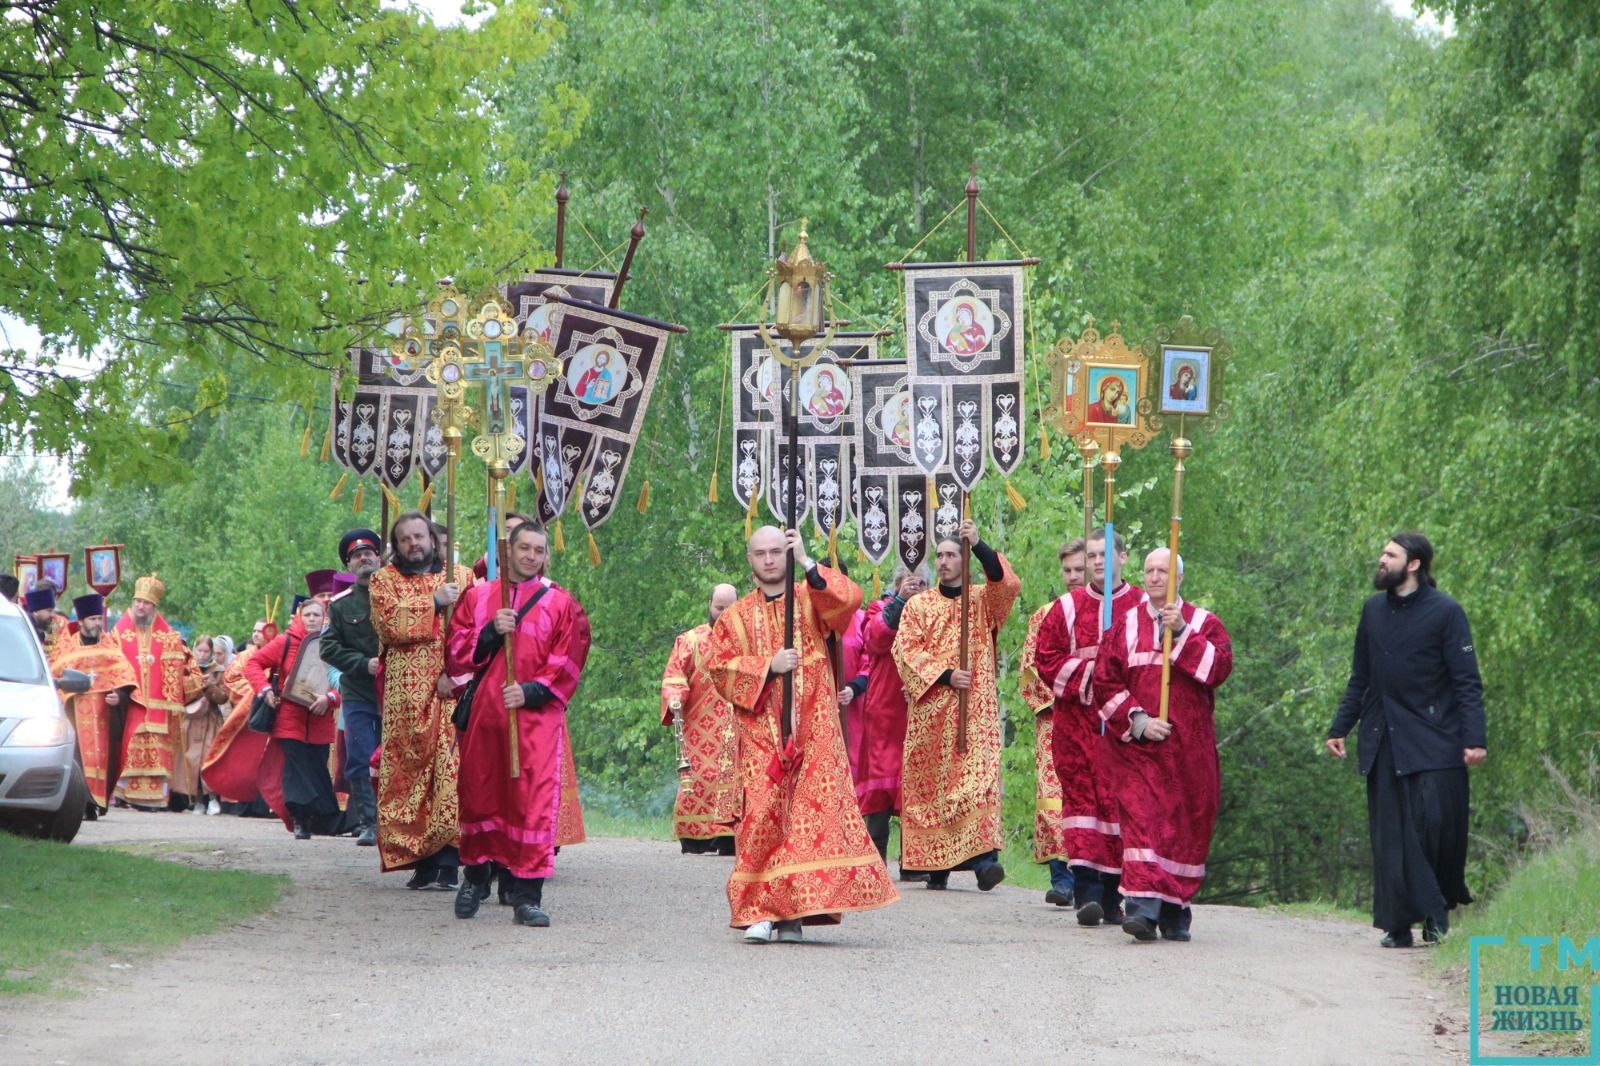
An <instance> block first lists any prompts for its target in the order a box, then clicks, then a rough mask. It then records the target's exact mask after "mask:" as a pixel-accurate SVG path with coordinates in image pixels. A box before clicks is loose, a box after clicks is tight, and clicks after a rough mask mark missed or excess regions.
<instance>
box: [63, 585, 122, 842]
mask: <svg viewBox="0 0 1600 1066" xmlns="http://www.w3.org/2000/svg"><path fill="white" fill-rule="evenodd" d="M72 607H73V613H74V614H76V615H77V616H78V620H77V622H76V623H74V624H73V625H71V626H69V627H67V629H66V630H65V631H64V632H62V633H59V634H57V636H56V644H55V648H54V649H53V650H52V651H51V653H50V670H51V672H52V673H53V674H55V676H56V677H58V678H59V677H60V676H61V674H62V671H64V670H81V671H82V672H83V673H86V674H88V675H89V678H90V680H89V688H88V689H87V690H85V691H83V692H80V693H78V694H77V695H70V696H69V695H67V694H65V693H63V694H62V701H63V702H64V703H65V704H66V708H67V715H68V716H69V717H70V718H71V719H72V725H73V728H74V729H75V730H76V731H77V734H78V756H79V761H80V762H82V763H83V778H84V781H85V782H87V783H88V785H89V803H90V808H91V809H90V810H89V812H88V816H89V817H90V818H95V817H98V816H99V815H101V814H104V813H105V812H106V809H107V808H108V807H110V806H111V790H112V789H113V788H115V787H116V784H117V778H118V776H120V774H121V766H122V734H123V716H124V713H125V710H124V709H125V708H126V707H127V697H128V694H129V693H130V692H132V691H133V688H134V685H135V683H136V682H135V680H134V676H133V667H132V665H131V664H129V662H128V660H127V659H126V658H125V657H124V656H123V654H122V649H121V648H120V647H119V646H118V645H117V644H114V643H113V642H111V641H109V640H103V639H101V638H102V637H104V635H105V625H106V601H105V599H104V598H103V597H101V596H100V595H99V594H98V593H89V594H88V595H85V596H79V597H78V598H77V599H75V600H73V601H72Z"/></svg>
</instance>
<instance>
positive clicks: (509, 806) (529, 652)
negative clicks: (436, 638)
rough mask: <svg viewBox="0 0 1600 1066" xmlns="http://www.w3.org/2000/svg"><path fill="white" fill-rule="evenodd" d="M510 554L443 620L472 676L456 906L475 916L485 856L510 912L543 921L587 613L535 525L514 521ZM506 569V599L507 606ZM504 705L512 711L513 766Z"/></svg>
mask: <svg viewBox="0 0 1600 1066" xmlns="http://www.w3.org/2000/svg"><path fill="white" fill-rule="evenodd" d="M507 555H508V558H507V560H506V573H505V574H503V575H502V576H501V577H499V578H496V579H495V580H494V581H490V582H487V583H480V584H477V585H474V586H473V587H472V588H470V589H468V590H467V592H466V593H465V594H464V595H463V596H462V597H461V599H460V600H458V601H457V603H456V607H455V610H454V612H453V613H452V615H451V621H450V647H449V669H450V672H451V674H452V675H454V676H457V677H460V676H463V675H466V676H469V677H471V678H473V679H474V680H472V681H471V682H470V683H469V684H468V685H464V686H463V689H465V688H471V689H472V692H473V695H472V704H471V713H470V717H469V718H468V721H467V729H466V732H465V733H464V734H462V736H461V770H460V775H459V778H458V781H457V795H458V796H459V802H460V809H461V845H460V850H461V864H462V866H463V867H464V868H465V877H464V878H463V879H462V882H461V887H460V889H459V891H458V892H457V893H456V904H455V913H456V917H457V918H471V917H472V916H473V915H475V914H476V913H477V912H478V905H479V903H481V902H482V901H483V900H484V899H485V898H486V897H487V896H488V895H489V881H490V875H491V873H492V868H491V865H490V864H491V863H492V864H494V865H497V866H499V867H500V868H502V869H503V870H505V871H506V873H505V875H504V876H508V877H509V878H510V879H511V881H510V884H509V886H507V889H506V894H507V897H508V902H509V903H510V904H511V906H512V908H513V909H512V920H513V921H514V922H515V923H516V924H517V925H527V926H535V927H544V926H548V925H549V924H550V917H549V915H548V914H546V913H545V911H544V909H543V902H544V901H543V895H544V881H545V878H547V877H549V876H550V875H551V874H552V873H554V872H555V848H556V845H557V843H558V840H557V835H556V834H557V826H558V824H559V822H560V818H561V805H562V802H563V797H562V776H563V775H562V768H563V762H564V755H565V754H566V753H567V751H568V750H569V749H570V747H571V745H570V744H569V742H568V738H567V705H568V703H569V702H571V700H572V696H573V694H574V693H575V692H576V691H577V689H578V681H579V678H580V676H581V674H582V672H583V664H584V662H585V661H586V660H587V659H588V657H589V617H588V615H586V614H584V611H583V607H582V606H580V605H579V603H578V601H577V599H576V598H574V597H573V595H572V594H571V593H570V592H568V591H567V590H566V589H564V588H562V587H561V586H560V585H558V584H556V583H555V582H554V581H551V580H550V579H549V578H548V577H546V576H545V573H544V571H545V565H546V564H547V562H548V561H549V557H550V548H549V541H548V540H547V538H546V536H545V532H544V530H543V529H540V528H539V527H538V526H535V525H534V524H532V523H531V522H524V523H522V524H520V525H518V526H517V527H516V528H515V529H513V530H512V531H511V533H510V539H509V541H508V544H507ZM507 579H509V580H510V583H511V596H510V603H511V606H510V607H503V606H501V603H502V596H503V592H502V583H503V582H505V581H506V580H507ZM507 634H513V637H512V655H513V658H514V660H515V666H516V669H515V674H516V676H515V679H512V678H509V677H508V676H507V674H506V653H505V642H506V637H507ZM508 714H515V715H516V716H517V757H518V761H519V763H520V765H519V767H518V773H517V776H516V777H513V776H511V737H510V731H509V729H508V719H507V715H508ZM386 757H387V756H386Z"/></svg>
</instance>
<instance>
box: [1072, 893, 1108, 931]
mask: <svg viewBox="0 0 1600 1066" xmlns="http://www.w3.org/2000/svg"><path fill="white" fill-rule="evenodd" d="M1105 916H1106V912H1105V908H1104V907H1102V906H1100V904H1099V903H1097V902H1096V901H1094V900H1092V899H1091V900H1090V901H1089V902H1087V903H1085V904H1084V905H1083V906H1081V907H1079V908H1078V924H1079V925H1099V924H1100V919H1102V918H1104V917H1105Z"/></svg>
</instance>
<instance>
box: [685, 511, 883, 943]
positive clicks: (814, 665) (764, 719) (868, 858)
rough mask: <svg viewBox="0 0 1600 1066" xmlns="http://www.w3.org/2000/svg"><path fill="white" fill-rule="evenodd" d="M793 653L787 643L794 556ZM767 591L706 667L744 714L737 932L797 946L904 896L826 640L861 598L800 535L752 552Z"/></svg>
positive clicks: (733, 611) (748, 600)
mask: <svg viewBox="0 0 1600 1066" xmlns="http://www.w3.org/2000/svg"><path fill="white" fill-rule="evenodd" d="M790 552H793V557H794V561H795V564H796V565H798V566H799V567H800V569H801V571H802V572H803V573H804V575H805V576H804V579H803V580H800V581H797V582H796V583H795V589H794V645H793V646H792V647H786V646H785V644H784V614H785V606H786V604H785V588H784V586H785V582H784V577H785V572H786V571H787V569H788V567H789V566H790V561H789V553H790ZM745 557H746V558H747V559H748V560H749V562H750V570H751V575H752V576H753V577H754V579H755V583H756V589H755V591H754V592H751V593H750V594H749V595H747V596H745V597H744V598H742V599H740V600H739V601H738V602H737V603H735V604H734V605H733V606H732V607H729V608H728V609H727V610H726V611H724V612H722V617H720V618H718V619H717V624H716V625H715V626H713V627H712V629H711V641H710V648H709V649H708V651H707V655H706V669H707V672H708V673H709V674H710V675H711V680H712V683H713V684H714V685H716V687H717V690H718V691H719V692H721V694H722V697H723V698H724V699H726V700H727V701H728V702H729V703H731V704H733V708H734V711H735V712H736V720H737V728H738V730H739V768H740V774H741V777H742V779H743V781H744V791H745V806H744V816H743V818H742V819H741V820H740V822H739V834H738V845H737V849H736V850H737V859H736V861H735V863H734V868H733V873H732V875H731V876H730V877H729V878H728V903H729V905H730V907H731V909H732V911H733V918H732V921H731V922H730V923H729V924H731V925H732V926H733V927H734V928H735V929H744V930H745V931H746V932H745V940H746V941H747V942H749V943H762V944H764V943H767V942H768V941H770V940H774V939H775V940H777V941H778V942H780V943H798V942H799V941H800V939H801V926H802V924H804V925H834V924H837V923H838V922H839V921H840V917H841V915H842V914H843V913H844V912H845V911H865V910H872V909H873V908H876V907H882V906H885V905H887V904H889V903H893V902H894V901H895V900H896V899H897V898H899V897H898V894H897V893H896V892H895V890H894V886H893V885H892V884H890V883H889V871H888V870H887V869H885V868H884V865H883V859H882V858H881V857H879V855H878V852H877V849H876V848H874V847H873V846H872V841H871V840H870V839H868V837H867V828H866V826H865V825H864V824H863V823H862V821H861V811H860V809H859V808H857V806H856V801H855V795H854V790H853V789H852V787H851V781H850V765H849V762H848V761H847V760H846V758H845V751H844V736H843V735H842V734H841V733H840V731H839V703H838V694H837V690H836V687H835V685H836V682H835V680H834V677H833V668H832V666H831V664H830V663H829V661H828V649H827V636H828V634H829V633H835V634H842V633H844V631H845V630H846V629H847V628H848V627H849V625H850V621H851V619H852V617H853V616H854V615H855V611H856V608H857V607H858V606H860V604H861V590H860V589H859V588H857V587H856V585H855V584H854V583H853V582H851V580H850V579H849V578H847V577H845V576H844V575H843V574H841V573H839V572H838V571H837V570H830V569H828V568H826V567H822V566H818V565H817V564H816V563H815V562H813V561H812V560H811V557H810V556H808V555H807V554H806V549H805V543H804V541H802V540H801V537H800V533H799V532H798V531H797V530H793V529H791V530H790V531H789V532H788V533H786V534H785V533H780V532H779V531H778V530H777V529H774V528H773V527H772V526H763V527H761V528H760V529H758V530H756V531H755V534H754V535H753V536H751V538H750V543H749V545H748V548H747V550H746V552H745ZM790 673H792V674H793V675H794V682H793V684H794V689H793V691H794V702H793V710H794V713H793V718H792V731H791V732H790V734H789V736H788V738H787V740H785V739H784V737H783V732H782V725H781V724H780V723H781V720H782V716H783V681H782V678H783V675H784V674H790Z"/></svg>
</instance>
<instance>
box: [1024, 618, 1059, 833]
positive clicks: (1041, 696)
mask: <svg viewBox="0 0 1600 1066" xmlns="http://www.w3.org/2000/svg"><path fill="white" fill-rule="evenodd" d="M1055 606H1056V604H1055V601H1054V600H1052V601H1051V602H1049V603H1047V604H1045V605H1044V606H1043V607H1041V608H1039V609H1038V610H1037V611H1034V612H1033V616H1032V617H1031V618H1029V619H1028V635H1027V637H1025V638H1024V639H1023V641H1022V655H1021V657H1020V658H1019V659H1018V660H1017V672H1018V674H1019V675H1020V677H1021V682H1022V702H1023V703H1026V704H1027V705H1028V709H1029V710H1030V711H1032V712H1033V780H1034V792H1033V795H1034V800H1033V861H1034V862H1049V861H1050V860H1051V859H1063V860H1064V859H1066V857H1067V848H1066V844H1065V842H1064V841H1063V839H1062V836H1061V779H1060V778H1059V777H1057V776H1056V763H1055V756H1054V755H1053V754H1052V748H1051V742H1052V736H1051V734H1052V733H1053V732H1054V728H1053V727H1054V723H1053V721H1052V715H1051V711H1052V709H1053V706H1054V704H1055V693H1053V692H1051V691H1050V686H1049V685H1046V684H1045V683H1044V682H1043V681H1042V680H1041V679H1040V677H1039V670H1038V667H1037V666H1036V664H1035V660H1036V659H1037V657H1038V649H1039V627H1040V626H1042V625H1043V624H1044V620H1045V617H1046V616H1047V615H1048V614H1049V613H1050V611H1051V610H1052V609H1053V608H1054V607H1055Z"/></svg>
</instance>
